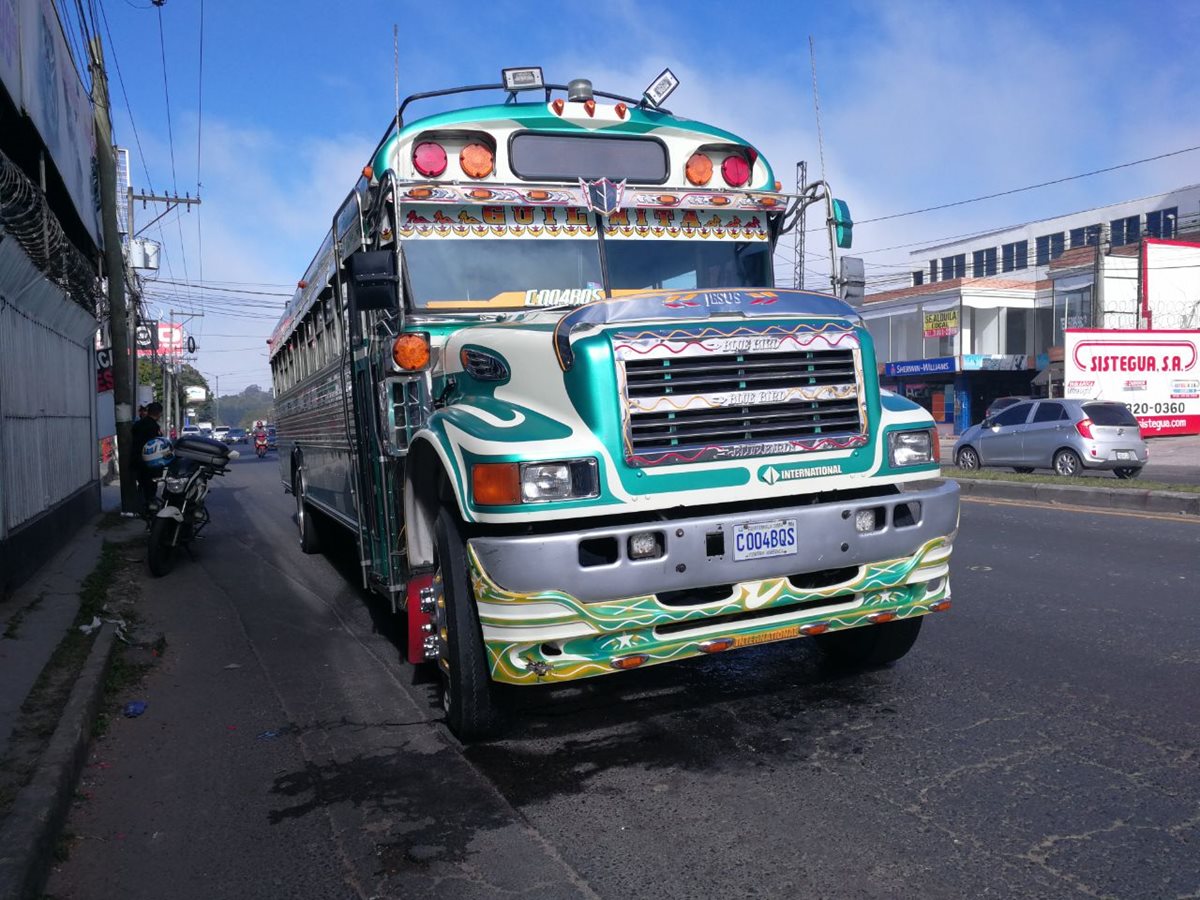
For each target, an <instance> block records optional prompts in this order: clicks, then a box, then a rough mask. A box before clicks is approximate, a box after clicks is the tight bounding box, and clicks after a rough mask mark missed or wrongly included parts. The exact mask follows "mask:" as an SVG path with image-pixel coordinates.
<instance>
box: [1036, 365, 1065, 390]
mask: <svg viewBox="0 0 1200 900" xmlns="http://www.w3.org/2000/svg"><path fill="white" fill-rule="evenodd" d="M1062 380H1063V364H1062V363H1061V362H1052V363H1050V365H1048V366H1046V368H1044V369H1042V371H1040V372H1038V373H1037V374H1036V375H1034V376H1033V381H1032V382H1031V383H1032V384H1036V385H1037V386H1038V387H1047V386H1049V384H1050V382H1052V381H1055V382H1062Z"/></svg>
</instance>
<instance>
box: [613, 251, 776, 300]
mask: <svg viewBox="0 0 1200 900" xmlns="http://www.w3.org/2000/svg"><path fill="white" fill-rule="evenodd" d="M604 252H605V256H606V257H607V259H608V278H609V287H610V288H611V289H612V290H614V291H620V290H641V289H645V288H657V289H667V290H670V289H677V290H693V289H696V288H716V287H772V286H773V284H772V278H771V248H770V245H769V244H768V243H767V242H766V241H753V242H747V241H737V242H734V241H724V240H720V241H718V240H695V239H687V238H685V239H682V240H680V239H678V238H676V239H673V240H623V241H613V240H610V241H607V242H606V243H605V245H604Z"/></svg>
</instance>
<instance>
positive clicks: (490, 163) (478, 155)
mask: <svg viewBox="0 0 1200 900" xmlns="http://www.w3.org/2000/svg"><path fill="white" fill-rule="evenodd" d="M458 162H459V165H461V166H462V170H463V174H464V175H467V176H468V177H470V178H487V177H488V176H489V175H491V174H492V169H493V168H495V165H496V159H495V156H494V154H493V153H492V151H491V148H490V147H486V146H485V145H483V144H480V143H474V144H467V146H465V147H463V148H462V152H461V153H459V154H458Z"/></svg>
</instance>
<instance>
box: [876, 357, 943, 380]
mask: <svg viewBox="0 0 1200 900" xmlns="http://www.w3.org/2000/svg"><path fill="white" fill-rule="evenodd" d="M957 363H958V360H957V359H956V358H955V357H953V356H936V357H934V358H933V359H911V360H907V361H906V362H890V363H885V364H884V367H883V373H884V374H885V375H887V376H888V377H890V378H896V377H899V376H901V375H936V374H938V373H939V372H955V371H957V370H958V365H957Z"/></svg>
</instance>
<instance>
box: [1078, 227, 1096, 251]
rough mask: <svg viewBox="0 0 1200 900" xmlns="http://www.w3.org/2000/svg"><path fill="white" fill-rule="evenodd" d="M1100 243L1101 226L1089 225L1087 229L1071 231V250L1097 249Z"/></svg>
mask: <svg viewBox="0 0 1200 900" xmlns="http://www.w3.org/2000/svg"><path fill="white" fill-rule="evenodd" d="M1099 243H1100V226H1099V225H1089V226H1087V227H1086V228H1072V229H1071V249H1072V250H1074V249H1075V248H1076V247H1095V246H1096V245H1097V244H1099Z"/></svg>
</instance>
